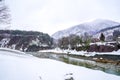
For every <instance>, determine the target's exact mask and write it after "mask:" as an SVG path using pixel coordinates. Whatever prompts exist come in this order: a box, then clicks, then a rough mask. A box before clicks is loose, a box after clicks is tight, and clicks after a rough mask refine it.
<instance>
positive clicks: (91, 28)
mask: <svg viewBox="0 0 120 80" xmlns="http://www.w3.org/2000/svg"><path fill="white" fill-rule="evenodd" d="M115 28H120V23H118V22H115V21H111V20H106V19H96V20H94V21H91V22H86V23H82V24H79V25H76V26H72V27H70V28H68V29H65V30H61V31H58V32H55V33H54V34H53V35H52V37H53V38H54V39H59V38H61V37H63V36H69V35H70V34H76V35H84V33H88V34H90V35H96V34H98V33H100V32H104V31H107V30H112V29H115Z"/></svg>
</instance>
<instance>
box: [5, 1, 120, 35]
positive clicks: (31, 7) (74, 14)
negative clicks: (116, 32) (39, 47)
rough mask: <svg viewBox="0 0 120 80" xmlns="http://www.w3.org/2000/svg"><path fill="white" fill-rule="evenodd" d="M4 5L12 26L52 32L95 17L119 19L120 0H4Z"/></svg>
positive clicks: (12, 27) (118, 20)
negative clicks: (7, 9)
mask: <svg viewBox="0 0 120 80" xmlns="http://www.w3.org/2000/svg"><path fill="white" fill-rule="evenodd" d="M6 4H7V5H8V7H9V8H10V10H11V15H12V25H11V29H21V30H34V31H40V32H44V33H48V34H50V35H51V34H53V33H54V32H56V31H58V30H62V29H66V28H68V27H71V26H73V25H77V24H80V23H82V22H85V21H89V20H94V19H98V18H100V19H110V20H114V21H117V22H120V0H6Z"/></svg>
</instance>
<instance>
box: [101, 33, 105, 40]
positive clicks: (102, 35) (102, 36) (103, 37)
mask: <svg viewBox="0 0 120 80" xmlns="http://www.w3.org/2000/svg"><path fill="white" fill-rule="evenodd" d="M100 41H105V36H104V34H103V33H101V35H100Z"/></svg>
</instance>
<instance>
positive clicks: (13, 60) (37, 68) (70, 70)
mask: <svg viewBox="0 0 120 80" xmlns="http://www.w3.org/2000/svg"><path fill="white" fill-rule="evenodd" d="M0 71H1V72H0V80H65V79H69V78H73V79H74V80H120V76H115V75H112V74H107V73H104V72H102V71H98V70H91V69H87V68H84V67H79V66H74V65H70V64H66V63H63V62H59V61H55V60H50V59H44V58H41V59H40V58H36V57H33V56H29V55H23V54H22V55H21V54H15V53H13V52H9V51H0Z"/></svg>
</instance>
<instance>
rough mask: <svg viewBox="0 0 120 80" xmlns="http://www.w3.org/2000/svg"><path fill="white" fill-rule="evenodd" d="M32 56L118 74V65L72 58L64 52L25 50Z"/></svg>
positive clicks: (119, 74) (119, 71) (119, 73)
mask: <svg viewBox="0 0 120 80" xmlns="http://www.w3.org/2000/svg"><path fill="white" fill-rule="evenodd" d="M27 54H31V55H33V56H36V57H39V58H49V59H54V60H59V61H62V62H65V63H68V64H72V65H76V66H82V67H86V68H90V69H94V70H101V71H104V72H106V73H109V74H114V75H118V76H120V66H118V65H115V64H111V63H100V62H95V61H91V60H85V59H80V58H79V59H78V58H73V57H70V56H68V55H65V54H55V53H48V52H47V53H45V52H43V53H42V52H27Z"/></svg>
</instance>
